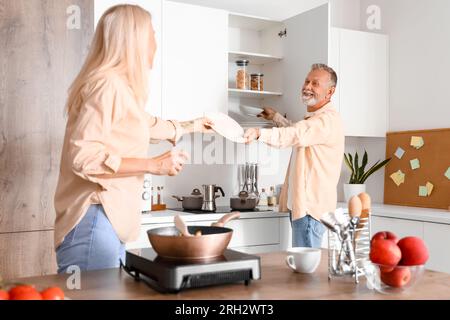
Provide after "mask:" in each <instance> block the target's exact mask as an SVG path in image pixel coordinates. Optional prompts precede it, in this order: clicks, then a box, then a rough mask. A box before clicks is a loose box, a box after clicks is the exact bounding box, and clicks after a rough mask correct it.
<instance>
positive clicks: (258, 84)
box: [250, 73, 264, 91]
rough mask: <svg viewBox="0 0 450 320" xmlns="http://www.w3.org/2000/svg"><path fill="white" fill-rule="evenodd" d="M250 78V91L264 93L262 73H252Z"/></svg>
mask: <svg viewBox="0 0 450 320" xmlns="http://www.w3.org/2000/svg"><path fill="white" fill-rule="evenodd" d="M250 77H251V80H250V86H251V89H252V90H256V91H264V80H263V77H264V75H263V74H262V73H252V74H251V76H250Z"/></svg>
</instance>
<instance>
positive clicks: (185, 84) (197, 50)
mask: <svg viewBox="0 0 450 320" xmlns="http://www.w3.org/2000/svg"><path fill="white" fill-rule="evenodd" d="M227 25H228V13H227V12H226V11H224V10H219V9H213V8H207V7H201V6H194V5H189V4H184V3H176V2H172V1H164V2H163V28H162V29H163V44H162V52H163V77H162V83H163V86H162V88H163V90H162V92H163V93H162V104H163V109H162V117H163V118H164V119H175V120H190V119H193V118H195V117H200V116H203V115H204V113H205V112H224V113H226V112H227V74H228V70H227V64H228V57H227V50H228V47H227V41H226V39H227V36H228V30H227V29H228V28H227Z"/></svg>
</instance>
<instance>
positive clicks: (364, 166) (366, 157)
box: [361, 150, 369, 172]
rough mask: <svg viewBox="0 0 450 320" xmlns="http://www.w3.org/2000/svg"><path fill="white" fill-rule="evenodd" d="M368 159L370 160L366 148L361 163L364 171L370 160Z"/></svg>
mask: <svg viewBox="0 0 450 320" xmlns="http://www.w3.org/2000/svg"><path fill="white" fill-rule="evenodd" d="M368 160H369V157H368V156H367V151H366V150H364V156H363V160H362V165H361V168H362V171H363V172H364V170H365V169H366V166H367V161H368Z"/></svg>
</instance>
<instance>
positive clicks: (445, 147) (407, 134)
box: [384, 128, 450, 210]
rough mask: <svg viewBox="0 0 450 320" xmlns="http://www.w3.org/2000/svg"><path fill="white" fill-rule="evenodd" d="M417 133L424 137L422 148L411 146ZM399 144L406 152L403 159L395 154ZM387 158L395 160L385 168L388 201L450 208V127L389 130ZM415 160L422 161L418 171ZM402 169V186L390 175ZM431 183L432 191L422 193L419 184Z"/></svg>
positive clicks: (418, 135) (385, 186) (397, 203)
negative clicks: (448, 172)
mask: <svg viewBox="0 0 450 320" xmlns="http://www.w3.org/2000/svg"><path fill="white" fill-rule="evenodd" d="M413 136H415V137H422V138H423V141H424V145H423V146H422V147H421V148H419V149H416V148H414V147H413V146H411V145H410V143H411V137H413ZM399 147H400V148H402V149H403V150H404V151H405V152H404V154H403V156H402V157H401V159H398V158H397V157H396V156H395V155H394V154H395V152H396V151H397V148H399ZM386 158H392V160H391V161H390V162H389V163H388V164H387V165H386V167H385V177H384V203H385V204H393V205H401V206H413V207H426V208H437V209H449V210H450V180H449V179H448V178H447V177H446V176H445V175H444V174H445V172H446V171H447V169H448V168H449V167H450V128H446V129H433V130H418V131H401V132H388V133H387V141H386ZM414 159H418V160H419V163H420V168H418V169H415V170H413V169H412V167H411V164H410V161H411V160H414ZM398 170H401V171H402V172H403V173H404V174H405V181H404V183H402V184H400V185H399V186H397V185H396V184H395V183H394V181H393V180H392V179H391V177H390V176H391V174H393V173H394V172H397V171H398ZM427 182H430V183H432V184H433V186H434V188H433V190H432V192H431V194H430V195H429V196H426V197H422V196H419V186H425V185H426V183H427Z"/></svg>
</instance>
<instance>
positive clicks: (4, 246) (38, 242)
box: [0, 231, 56, 279]
mask: <svg viewBox="0 0 450 320" xmlns="http://www.w3.org/2000/svg"><path fill="white" fill-rule="evenodd" d="M53 273H56V257H55V250H54V247H53V231H36V232H18V233H4V234H0V275H1V276H2V278H3V279H16V278H21V277H28V276H39V275H46V274H53Z"/></svg>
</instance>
